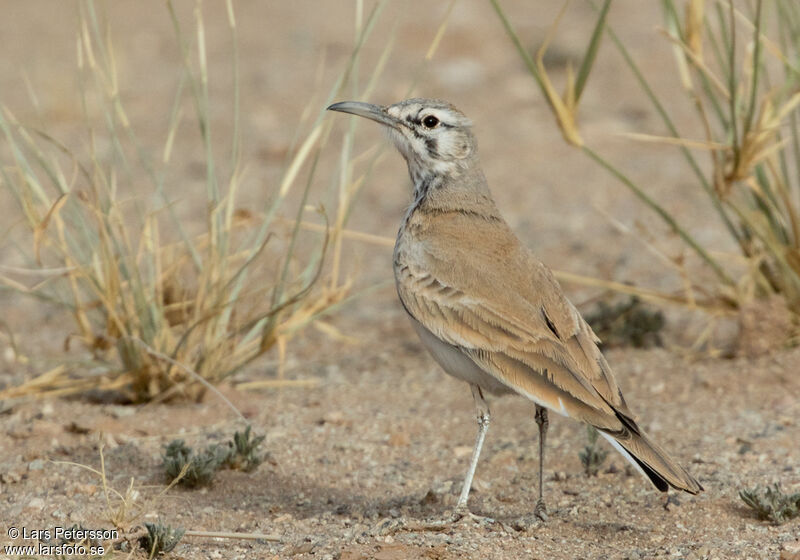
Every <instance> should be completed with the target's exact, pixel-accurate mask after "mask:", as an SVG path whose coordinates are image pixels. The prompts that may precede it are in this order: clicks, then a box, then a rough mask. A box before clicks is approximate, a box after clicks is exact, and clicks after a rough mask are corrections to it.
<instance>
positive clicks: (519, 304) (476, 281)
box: [328, 98, 703, 520]
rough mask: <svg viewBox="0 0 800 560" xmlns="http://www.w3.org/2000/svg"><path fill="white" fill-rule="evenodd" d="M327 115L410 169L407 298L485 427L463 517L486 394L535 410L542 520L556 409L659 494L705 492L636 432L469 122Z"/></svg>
mask: <svg viewBox="0 0 800 560" xmlns="http://www.w3.org/2000/svg"><path fill="white" fill-rule="evenodd" d="M328 110H330V111H338V112H342V113H349V114H352V115H357V116H359V117H364V118H367V119H370V120H372V121H375V122H377V123H379V124H381V125H382V126H383V127H384V128H385V129H386V131H387V132H388V134H389V137H390V138H391V140H392V141H393V143H394V145H395V146H396V147H397V149H398V150H399V151H400V153H401V154H402V155H403V157H404V158H405V160H406V163H407V165H408V172H409V175H410V178H411V182H412V184H413V188H414V191H413V197H412V200H413V202H412V203H411V204H410V206H409V207H408V209H407V211H406V212H405V215H404V216H403V219H402V222H401V224H400V228H399V231H398V234H397V240H396V243H395V247H394V252H393V257H392V259H393V268H394V277H395V283H396V287H397V293H398V296H399V298H400V302H401V304H402V306H403V308H404V309H405V311H406V313H407V314H408V316H409V318H410V320H411V324H412V326H413V328H414V330H415V331H416V332H417V334H418V335H419V338H420V339H421V341H422V343H423V346H425V347H426V349H427V350H428V351H429V352H430V354H431V355H432V356H433V358H434V359H435V360H436V362H438V363H439V365H440V366H441V367H442V369H444V371H445V372H446V373H448V374H450V375H452V376H454V377H456V378H458V379H461V380H463V381H466V382H467V383H468V384H469V386H470V388H471V391H472V397H473V400H474V402H475V408H476V413H477V420H478V433H477V437H476V440H475V445H474V448H473V452H472V456H471V459H470V462H469V468H468V470H467V474H466V476H465V478H464V483H463V485H462V488H461V493H460V495H459V498H458V501H457V503H456V506H455V510H454V513H455V514H456V516H457V518H460V517H463V516H464V515H466V514H469V509H468V507H467V500H468V498H469V493H470V488H471V485H472V479H473V476H474V475H475V470H476V468H477V465H478V459H479V457H480V453H481V448H482V447H483V442H484V439H485V437H486V433H487V431H488V429H489V422H490V418H491V416H490V411H489V406H488V404H487V394H491V395H502V394H509V393H511V394H517V395H520V396H522V397H524V398H527V399H529V400H530V401H533V404H534V405H535V414H534V418H535V421H536V423H537V425H538V428H539V492H538V500H537V502H536V506H535V509H534V514H535V515H536V516H537V517H539V518H541V519H543V520H544V519H546V518H547V506H546V504H545V500H544V482H543V476H544V475H543V472H544V455H545V440H546V435H547V429H548V426H549V417H548V414H549V411H552V412H555V413H558V414H561V415H563V416H567V417H569V418H572V419H575V420H578V421H580V422H583V423H585V424H588V425H590V426H593V427H594V428H595V429H597V430H598V432H599V433H600V434H601V435H602V436H604V437H605V438H606V439H607V440H608V441H609V442H610V443H611V444H612V446H613V447H614V448H616V450H617V451H619V452H620V453H621V454H622V455H623V456H624V457H625V458H626V459H627V460H628V461H629V462H630V463H631V464H632V465H633V467H634V468H635V469H636V470H637V471H639V472H640V473H641V474H642V475H644V476H645V477H646V478H647V479H649V480H650V481H651V482H652V483H653V485H654V486H655V487H656V488H657V489H658V490H660V491H662V492H668V490H669V488H670V487H671V488H675V489H677V490H682V491H685V492H688V493H689V494H698V493H699V492H701V491H702V490H703V487H702V486H701V485H700V483H699V482H698V481H697V480H696V479H695V478H694V477H692V475H690V474H689V473H688V472H687V471H686V470H685V469H684V468H683V467H682V466H681V465H680V464H679V463H678V462H676V461H675V460H674V459H673V458H672V457H670V455H668V454H667V452H666V451H664V450H663V449H662V448H661V447H659V446H658V445H657V444H656V443H654V442H653V441H652V440H651V439H650V438H649V437H648V435H647V434H646V433H645V431H644V430H643V429H642V428H641V426H639V424H638V423H637V422H636V418H635V416H634V413H633V412H631V410H630V408H628V404H627V403H626V401H625V398H624V397H623V395H622V391H621V390H620V388H619V385H618V383H617V380H616V378H615V376H614V373H613V371H612V370H611V367H610V366H609V364H608V362H607V361H606V359H605V357H604V356H603V354H602V352H601V351H600V348H599V347H598V344H599V343H600V340H599V338H598V337H597V336H596V335H595V333H594V332H593V331H592V329H591V327H590V326H589V325H588V323H587V322H586V321H585V320H584V319H583V317H582V316H581V314H580V313H579V311H578V310H577V309H576V307H575V306H574V305H573V304H572V303H571V302H570V301H569V300H568V299H567V297H566V296H565V295H564V292H563V291H562V289H561V286H560V285H559V283H558V281H557V280H556V278H555V277H554V276H553V273H552V271H551V270H550V269H549V268H548V267H547V266H546V265H544V264H543V263H541V262H540V261H539V260H537V259H536V258H535V257H534V255H533V253H532V252H531V251H530V250H529V249H528V248H527V247H526V246H525V245H523V243H522V242H521V241H520V240H519V239H518V238H517V236H516V235H515V234H514V232H513V231H512V229H511V227H510V226H509V225H508V223H507V222H506V221H505V220H504V219H503V217H502V216H501V214H500V211H499V210H498V207H497V205H496V204H495V201H494V199H493V197H492V194H491V192H490V190H489V185H488V183H487V180H486V177H485V176H484V173H483V171H482V168H481V164H480V161H479V158H478V150H477V143H476V140H475V136H474V134H473V130H472V129H473V126H472V122H471V121H470V119H469V118H467V117H466V116H465V115H464V113H462V112H461V111H459V110H458V109H457V108H456V107H454V106H453V105H452V104H450V103H449V102H447V101H443V100H439V99H423V98H413V99H406V100H404V101H400V102H398V103H394V104H392V105H388V106H380V105H373V104H370V103H364V102H359V101H343V102H340V103H334V104H333V105H330V106H329V107H328ZM517 165H518V164H517ZM470 515H471V514H470Z"/></svg>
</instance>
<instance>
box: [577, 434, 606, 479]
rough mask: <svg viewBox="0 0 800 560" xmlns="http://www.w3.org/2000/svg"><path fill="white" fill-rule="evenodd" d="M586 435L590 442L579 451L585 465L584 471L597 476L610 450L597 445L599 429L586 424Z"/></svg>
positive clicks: (588, 474)
mask: <svg viewBox="0 0 800 560" xmlns="http://www.w3.org/2000/svg"><path fill="white" fill-rule="evenodd" d="M586 437H587V438H588V440H589V443H588V444H587V445H586V447H584V448H583V451H581V452H580V453H578V456H579V457H580V459H581V464H582V465H583V472H585V473H586V476H597V473H598V472H600V467H601V466H603V462H604V461H605V460H606V457H607V456H608V451H606V450H605V449H600V448H599V447H598V445H597V430H596V429H595V428H593V427H592V426H586Z"/></svg>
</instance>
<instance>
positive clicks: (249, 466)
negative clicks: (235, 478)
mask: <svg viewBox="0 0 800 560" xmlns="http://www.w3.org/2000/svg"><path fill="white" fill-rule="evenodd" d="M250 428H251V426H249V425H248V426H247V427H246V428H245V429H244V431H243V432H235V433H234V434H233V439H232V440H231V441H229V442H228V447H229V452H228V456H227V458H226V459H225V466H226V467H228V468H229V469H234V470H237V471H244V472H250V471H252V470H255V469H256V467H258V465H260V464H261V463H262V461H264V456H263V455H261V454H260V453H258V447H259V446H260V445H261V443H262V442H263V441H264V438H265V437H266V436H263V435H262V436H256V437H251V434H250Z"/></svg>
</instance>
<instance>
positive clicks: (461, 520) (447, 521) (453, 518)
mask: <svg viewBox="0 0 800 560" xmlns="http://www.w3.org/2000/svg"><path fill="white" fill-rule="evenodd" d="M494 523H497V521H496V520H494V519H492V518H491V517H484V516H482V515H475V514H474V513H472V512H471V511H469V510H468V509H467V508H466V506H464V507H456V508H455V509H454V510H453V511H451V512H450V513H449V514H448V515H447V516H446V517H445V518H444V519H439V520H436V521H419V522H413V523H408V524H405V525H403V526H402V527H398V530H402V531H406V532H412V533H413V532H417V531H437V532H438V531H446V530H448V529H451V528H453V527H458V526H461V527H465V526H468V525H473V524H474V525H478V526H481V527H485V526H488V525H492V524H494Z"/></svg>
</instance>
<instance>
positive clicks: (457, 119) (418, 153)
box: [328, 99, 477, 183]
mask: <svg viewBox="0 0 800 560" xmlns="http://www.w3.org/2000/svg"><path fill="white" fill-rule="evenodd" d="M328 110H330V111H340V112H342V113H350V114H353V115H358V116H360V117H366V118H368V119H371V120H373V121H375V122H378V123H380V124H382V125H383V126H384V127H385V128H386V129H387V131H388V132H389V136H390V137H391V139H392V141H393V142H394V144H395V146H397V149H398V150H400V153H402V154H403V157H405V159H406V161H407V162H408V171H409V173H410V174H411V179H412V181H414V183H418V182H419V181H421V180H423V179H424V178H425V177H428V176H430V175H445V176H451V177H452V176H457V175H460V174H461V173H462V172H463V171H464V170H466V169H468V168H469V167H470V166H471V164H472V162H473V161H474V160H475V158H476V156H477V147H476V144H475V137H474V136H473V135H472V123H471V122H470V120H469V119H468V118H467V117H466V116H464V114H463V113H462V112H461V111H459V110H458V109H456V108H455V107H453V106H452V105H451V104H450V103H448V102H446V101H441V100H438V99H406V100H405V101H400V102H399V103H395V104H394V105H389V106H387V107H381V106H380V105H372V104H369V103H361V102H359V101H343V102H341V103H335V104H333V105H331V106H330V107H328Z"/></svg>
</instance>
